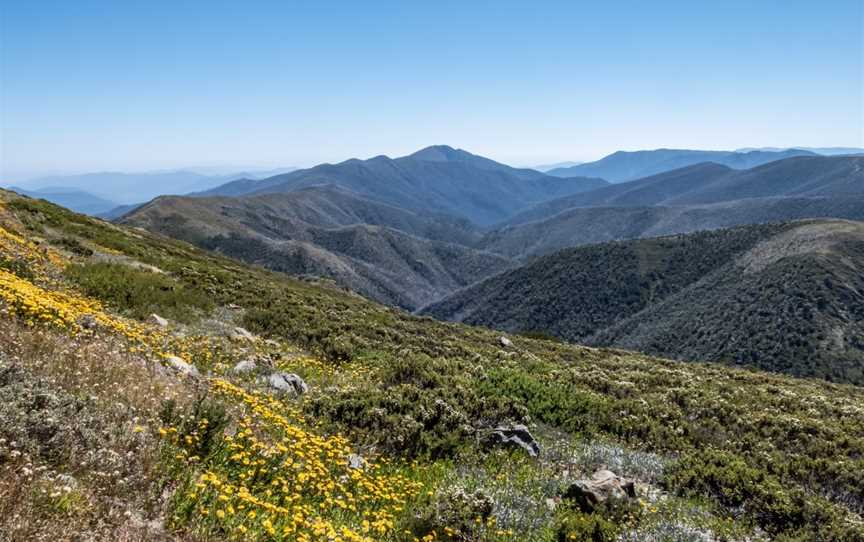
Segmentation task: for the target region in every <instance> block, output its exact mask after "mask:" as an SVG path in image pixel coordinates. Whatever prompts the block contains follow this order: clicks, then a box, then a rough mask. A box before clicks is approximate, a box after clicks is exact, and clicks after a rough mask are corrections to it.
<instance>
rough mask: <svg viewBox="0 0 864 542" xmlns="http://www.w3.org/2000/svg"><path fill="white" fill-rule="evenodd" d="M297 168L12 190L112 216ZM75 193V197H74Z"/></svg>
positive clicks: (183, 173) (33, 182) (50, 183)
mask: <svg viewBox="0 0 864 542" xmlns="http://www.w3.org/2000/svg"><path fill="white" fill-rule="evenodd" d="M293 169H294V168H279V169H272V170H266V171H251V172H237V173H229V174H217V175H211V174H204V173H200V172H196V171H187V170H178V171H153V172H143V173H123V172H100V173H84V174H81V175H56V176H50V177H40V178H37V179H29V180H26V181H21V182H18V183H16V185H17V186H16V187H9V188H10V190H14V191H16V192H18V193H19V194H23V195H28V196H33V197H40V198H42V199H46V200H48V201H50V202H52V203H56V204H58V205H62V206H64V207H68V208H69V209H72V210H73V211H77V212H81V213H87V214H91V215H106V214H107V215H111V211H112V209H114V208H115V207H118V206H127V205H138V204H141V203H143V202H146V201H149V200H151V199H153V198H155V197H157V196H161V195H164V194H188V193H190V192H200V191H201V190H207V189H209V188H213V187H215V186H219V185H222V184H224V183H226V182H229V181H232V180H234V179H239V178H255V179H260V178H264V177H272V176H273V175H278V174H281V173H285V172H287V171H293ZM73 193H74V194H75V197H74V198H72V197H70V195H71V194H73ZM114 214H115V215H116V214H117V213H116V212H115V213H114Z"/></svg>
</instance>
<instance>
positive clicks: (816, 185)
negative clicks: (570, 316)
mask: <svg viewBox="0 0 864 542" xmlns="http://www.w3.org/2000/svg"><path fill="white" fill-rule="evenodd" d="M803 218H845V219H853V220H862V219H864V157H861V156H832V157H829V156H802V157H794V158H787V159H785V160H781V161H777V162H771V163H768V164H765V165H762V166H759V167H756V168H752V169H749V170H744V171H739V170H734V169H731V168H727V167H725V166H721V165H719V164H714V163H705V164H697V165H694V166H689V167H686V168H681V169H678V170H675V171H670V172H666V173H661V174H659V175H654V176H651V177H648V178H645V179H639V180H636V181H630V182H627V183H619V184H614V185H610V186H608V187H604V188H599V189H597V190H592V191H591V192H586V193H584V194H575V195H572V196H566V197H563V198H558V199H555V200H551V201H548V202H544V203H541V204H538V205H536V206H534V207H532V208H531V209H529V210H527V211H524V212H522V213H519V214H517V215H515V216H513V217H512V218H510V219H509V220H508V221H506V222H505V223H503V224H501V225H500V226H499V227H497V228H495V229H493V230H492V231H489V232H488V233H487V234H486V235H485V237H484V239H483V241H482V242H481V243H480V246H482V247H483V248H485V249H487V250H490V251H492V252H497V253H499V254H502V255H504V256H507V257H511V258H524V257H527V256H536V255H541V254H547V253H549V252H553V251H555V250H559V249H562V248H566V247H572V246H578V245H584V244H588V243H599V242H603V241H612V240H616V239H636V238H640V237H651V236H657V235H669V234H674V233H687V232H693V231H698V230H709V229H715V228H724V227H729V226H736V225H739V224H759V223H765V222H777V221H783V220H794V219H803Z"/></svg>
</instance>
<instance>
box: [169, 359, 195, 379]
mask: <svg viewBox="0 0 864 542" xmlns="http://www.w3.org/2000/svg"><path fill="white" fill-rule="evenodd" d="M165 364H166V365H167V366H168V367H169V368H171V369H174V370H175V371H177V372H178V373H182V374H185V375H189V376H198V375H199V373H198V368H197V367H195V366H194V365H192V364H191V363H188V362H186V361H184V360H183V359H181V358H178V357H177V356H168V357H167V358H165Z"/></svg>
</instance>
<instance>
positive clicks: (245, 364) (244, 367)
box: [232, 359, 258, 375]
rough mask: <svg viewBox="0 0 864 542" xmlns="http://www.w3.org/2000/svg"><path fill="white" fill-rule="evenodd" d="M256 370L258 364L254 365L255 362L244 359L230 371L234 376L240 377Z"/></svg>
mask: <svg viewBox="0 0 864 542" xmlns="http://www.w3.org/2000/svg"><path fill="white" fill-rule="evenodd" d="M257 368H258V364H257V363H255V360H253V359H245V360H243V361H241V362H240V363H238V364H237V365H235V366H234V369H232V372H233V373H234V374H236V375H242V374H246V373H251V372H253V371H255V369H257Z"/></svg>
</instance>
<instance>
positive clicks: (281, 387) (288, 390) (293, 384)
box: [261, 373, 309, 395]
mask: <svg viewBox="0 0 864 542" xmlns="http://www.w3.org/2000/svg"><path fill="white" fill-rule="evenodd" d="M261 381H262V382H263V383H264V384H266V385H267V386H269V387H270V388H273V389H274V390H276V391H277V392H279V393H285V394H288V395H303V394H304V393H306V392H307V391H309V386H308V385H307V384H306V382H304V381H303V379H302V378H300V377H299V376H297V375H295V374H294V373H273V374H271V375H270V376H268V377H262V379H261Z"/></svg>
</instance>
